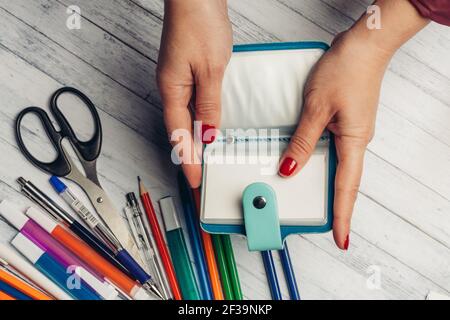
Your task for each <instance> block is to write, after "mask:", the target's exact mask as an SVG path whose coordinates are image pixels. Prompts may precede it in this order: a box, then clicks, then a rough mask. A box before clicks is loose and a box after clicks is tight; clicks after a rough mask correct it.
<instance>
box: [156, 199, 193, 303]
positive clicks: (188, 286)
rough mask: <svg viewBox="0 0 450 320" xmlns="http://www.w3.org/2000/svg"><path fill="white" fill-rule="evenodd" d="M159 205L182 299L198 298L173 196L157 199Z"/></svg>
mask: <svg viewBox="0 0 450 320" xmlns="http://www.w3.org/2000/svg"><path fill="white" fill-rule="evenodd" d="M159 206H160V208H161V214H162V216H163V220H164V225H165V228H166V238H167V245H168V246H169V250H170V256H171V257H172V262H173V266H174V268H175V273H176V276H177V279H178V282H179V284H180V287H181V293H182V296H183V299H185V300H200V299H201V297H200V292H199V289H198V285H197V281H196V279H195V274H194V270H193V268H192V265H191V261H190V259H189V253H188V250H187V246H186V240H185V239H184V235H183V230H182V229H181V224H180V221H179V220H178V216H177V212H176V210H175V205H174V202H173V198H172V197H166V198H163V199H161V200H159Z"/></svg>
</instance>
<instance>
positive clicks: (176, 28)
mask: <svg viewBox="0 0 450 320" xmlns="http://www.w3.org/2000/svg"><path fill="white" fill-rule="evenodd" d="M232 42H233V41H232V29H231V24H230V21H229V19H228V10H227V2H226V0H207V1H205V0H189V1H185V0H178V1H177V0H168V1H166V2H165V17H164V29H163V35H162V41H161V47H160V56H159V62H158V85H159V89H160V92H161V96H162V101H163V104H164V119H165V123H166V127H167V130H168V133H169V136H170V140H171V142H172V144H173V145H178V144H179V143H180V142H182V145H183V146H189V148H185V149H183V150H182V153H183V152H184V153H189V154H182V156H183V160H184V161H183V164H182V167H183V170H184V172H185V174H186V177H187V179H188V181H189V183H190V184H191V186H192V187H193V188H197V187H199V185H200V182H201V175H202V174H201V166H200V161H199V158H200V156H199V154H198V153H199V151H200V150H201V148H198V144H197V146H196V145H194V139H193V133H194V131H193V121H194V120H195V121H201V122H202V125H201V130H200V131H201V132H200V133H199V135H200V137H199V138H200V140H201V141H203V142H204V143H208V142H209V143H210V142H212V141H213V140H214V132H215V128H219V127H220V113H221V111H220V106H221V91H222V79H223V76H224V72H225V69H226V66H227V64H228V62H229V59H230V57H231V52H232ZM191 103H192V106H193V110H190V108H189V106H190V105H191ZM179 129H183V130H186V132H188V133H189V135H188V136H189V140H190V141H179V140H178V139H172V137H176V136H178V134H175V135H172V134H173V133H174V131H175V130H179ZM186 159H188V160H186Z"/></svg>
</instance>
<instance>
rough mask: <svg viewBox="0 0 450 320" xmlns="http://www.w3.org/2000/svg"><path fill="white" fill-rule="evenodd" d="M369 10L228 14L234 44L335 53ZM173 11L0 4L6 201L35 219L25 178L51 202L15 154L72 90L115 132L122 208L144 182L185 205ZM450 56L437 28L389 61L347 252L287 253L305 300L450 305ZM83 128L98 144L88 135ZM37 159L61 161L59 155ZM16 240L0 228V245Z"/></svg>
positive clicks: (125, 3) (111, 160)
mask: <svg viewBox="0 0 450 320" xmlns="http://www.w3.org/2000/svg"><path fill="white" fill-rule="evenodd" d="M370 3H371V1H370V0H358V1H344V0H320V1H317V0H302V1H296V0H279V1H276V0H229V13H230V19H231V21H232V24H233V30H234V39H235V43H255V42H274V41H297V40H309V39H314V40H321V41H326V42H331V40H332V39H333V37H334V36H335V35H336V34H337V33H339V32H341V31H343V30H345V29H347V28H348V27H350V26H351V25H352V23H354V21H355V20H356V19H358V17H359V16H361V14H363V13H364V11H365V9H366V8H367V6H368V5H369V4H370ZM69 4H70V5H73V4H75V5H78V6H79V7H80V8H81V10H82V15H83V19H82V29H81V30H68V29H67V28H66V26H65V21H66V19H67V14H66V8H67V5H69ZM163 11H164V6H163V0H98V1H89V0H73V1H72V0H71V1H68V0H35V1H28V0H17V1H8V0H0V30H1V31H0V61H1V63H0V95H1V96H2V107H1V108H0V130H1V132H2V135H1V137H0V154H1V156H0V159H1V164H2V166H1V169H0V180H1V181H0V199H4V198H9V199H11V200H12V201H13V202H16V203H18V204H19V205H21V206H24V207H25V206H26V205H29V202H27V200H26V199H24V198H23V197H22V196H20V195H19V193H18V192H17V191H16V190H17V185H16V183H15V179H16V178H17V177H18V176H19V175H24V176H25V177H26V178H28V179H32V180H33V181H35V183H36V184H39V186H41V187H42V188H43V189H45V190H46V191H48V192H49V193H50V194H53V193H52V192H53V191H52V190H50V187H49V186H48V183H47V182H46V179H47V177H46V175H45V174H43V173H41V172H39V171H38V170H36V169H35V168H33V167H32V166H31V165H30V164H28V162H26V161H25V160H24V158H23V156H22V155H21V154H20V153H19V151H18V149H17V147H16V143H15V139H14V134H13V124H14V118H15V116H16V114H17V113H18V112H19V111H20V110H21V109H22V108H23V107H25V106H28V105H39V106H43V107H45V106H46V105H47V104H48V98H49V95H50V94H51V93H52V92H53V91H54V90H55V89H56V88H58V87H60V86H62V85H72V86H75V87H78V88H80V89H81V90H82V91H84V92H86V94H88V96H90V97H91V98H92V100H94V102H95V104H96V105H97V107H98V108H99V111H100V116H101V118H102V121H103V126H104V131H105V139H104V140H105V144H104V149H103V153H102V157H101V159H100V161H99V172H100V179H101V181H102V183H103V184H104V186H105V189H106V190H107V191H108V193H110V194H111V197H112V198H113V199H114V202H115V205H116V207H117V208H122V207H123V205H124V194H125V193H126V192H129V191H132V190H135V189H136V185H135V176H136V175H138V174H139V175H142V176H143V177H144V179H145V180H146V182H147V183H148V186H149V187H150V191H151V192H152V195H153V197H154V198H155V199H159V198H161V197H163V196H166V195H169V194H170V195H173V196H178V194H177V189H176V182H175V181H176V179H175V173H176V168H174V167H173V166H172V165H169V164H170V155H169V147H168V143H167V141H166V134H165V129H164V125H163V120H162V111H161V110H162V106H161V102H160V98H159V95H158V93H157V88H156V82H155V69H156V62H157V57H158V48H159V41H160V33H161V30H162V21H163V16H164V12H163ZM449 51H450V29H448V28H445V27H443V26H439V25H437V24H431V25H430V26H428V27H427V28H425V29H424V30H423V31H422V32H420V33H419V34H418V35H417V36H416V37H415V38H414V39H412V40H411V41H409V42H408V43H407V44H406V45H405V46H404V47H403V48H402V49H401V50H399V52H398V53H397V54H396V56H395V57H394V59H393V60H392V62H391V64H390V66H389V68H388V71H387V73H386V77H385V80H384V82H383V89H382V95H381V101H380V109H379V114H378V119H377V133H376V136H375V138H374V140H373V141H372V143H371V144H370V146H369V151H368V153H367V156H366V161H365V172H364V177H363V181H362V184H361V192H360V195H359V198H358V201H357V205H356V208H355V214H354V219H353V224H352V238H351V248H350V250H349V252H348V253H342V252H340V251H338V250H337V249H336V248H335V245H334V243H333V241H332V236H331V235H330V234H326V235H309V236H294V237H292V238H290V239H289V243H290V249H291V251H292V252H291V255H292V259H293V263H294V266H295V268H296V271H297V277H298V280H299V287H300V292H301V294H302V296H303V298H305V299H424V298H425V296H426V295H427V293H428V291H429V290H434V291H437V292H441V293H445V294H449V292H450V178H449V177H450V165H449V164H450V126H448V121H449V119H450V90H449V88H450V60H448V59H447V56H448V52H449ZM65 102H66V101H65ZM67 106H68V107H69V108H75V106H76V102H75V101H72V100H68V101H67ZM77 127H78V128H79V130H80V131H81V132H80V133H81V134H88V132H89V124H88V123H83V122H81V123H80V125H79V126H77ZM36 133H38V132H28V133H27V139H28V140H29V141H31V142H32V143H33V144H35V145H40V144H42V143H44V141H45V140H44V139H43V138H42V136H41V135H37V134H36ZM38 151H39V153H40V154H42V155H44V156H46V157H51V150H48V149H42V150H38ZM76 191H77V193H79V195H80V196H82V193H81V192H80V190H78V189H76ZM62 205H63V206H64V204H62ZM13 234H14V232H13V230H12V229H11V228H10V227H8V226H7V225H6V224H5V223H3V222H1V221H0V241H1V242H7V241H8V240H9V239H10V238H11V237H12V236H13ZM233 243H234V246H235V250H236V256H237V262H238V267H239V271H240V274H241V278H242V286H243V291H244V295H245V297H246V298H248V299H265V298H269V296H270V294H269V291H268V287H267V284H266V280H265V274H264V268H263V266H262V263H261V260H260V256H259V255H258V254H250V253H249V252H248V251H247V248H246V243H245V239H243V238H242V237H238V236H236V237H233ZM275 259H276V262H277V264H278V265H279V258H278V256H277V255H275ZM371 266H376V267H377V268H379V270H380V271H381V287H380V288H379V289H370V288H368V286H367V280H368V278H369V277H370V272H369V271H370V267H371ZM280 270H281V269H280ZM280 274H281V273H280ZM282 283H283V281H282ZM282 287H283V288H282V289H283V294H284V296H285V297H287V296H288V295H287V293H288V292H287V288H286V286H285V284H284V283H283V284H282Z"/></svg>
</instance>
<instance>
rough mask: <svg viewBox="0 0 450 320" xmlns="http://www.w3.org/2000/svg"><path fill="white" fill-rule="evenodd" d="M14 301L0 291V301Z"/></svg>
mask: <svg viewBox="0 0 450 320" xmlns="http://www.w3.org/2000/svg"><path fill="white" fill-rule="evenodd" d="M15 300H16V299H15V298H13V297H11V296H10V295H7V294H6V293H4V292H3V291H0V301H15Z"/></svg>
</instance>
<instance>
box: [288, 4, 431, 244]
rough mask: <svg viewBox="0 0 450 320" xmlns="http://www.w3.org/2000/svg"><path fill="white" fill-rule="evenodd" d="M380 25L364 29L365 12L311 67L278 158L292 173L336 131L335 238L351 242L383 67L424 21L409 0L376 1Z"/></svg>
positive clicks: (340, 242) (372, 131) (425, 21)
mask: <svg viewBox="0 0 450 320" xmlns="http://www.w3.org/2000/svg"><path fill="white" fill-rule="evenodd" d="M375 4H376V5H378V6H379V8H380V10H381V23H382V29H381V30H369V29H368V28H367V24H366V19H367V16H363V17H362V18H361V19H360V20H359V22H357V24H356V25H355V26H354V27H353V28H352V29H350V30H349V31H347V32H346V33H344V34H342V35H341V36H338V37H337V39H336V40H335V42H334V44H333V46H332V48H331V49H330V50H329V51H328V52H327V53H326V54H325V55H324V57H323V58H322V59H321V60H320V61H319V63H318V64H317V65H316V67H315V69H314V70H313V72H312V74H311V76H310V78H309V80H308V83H307V85H306V88H305V105H304V108H303V114H302V117H301V120H300V124H299V126H298V128H297V131H296V133H295V135H294V137H293V139H292V141H291V144H290V145H289V148H288V150H287V151H286V152H285V154H284V155H283V157H282V159H281V163H280V175H281V176H283V177H291V176H293V175H295V174H296V173H298V172H299V171H300V170H302V168H303V167H304V166H305V164H306V162H307V161H308V159H309V157H310V156H311V153H312V152H313V150H314V148H315V145H316V143H317V140H318V139H319V138H320V136H321V134H322V133H323V131H324V129H325V128H327V129H328V130H329V131H331V132H332V133H333V134H334V135H335V142H336V149H337V155H338V160H339V163H338V168H337V173H336V183H335V200H334V224H333V232H334V239H335V242H336V244H337V245H338V247H339V248H341V249H344V250H347V249H348V246H349V233H350V220H351V216H352V211H353V206H354V203H355V201H356V197H357V194H358V189H359V184H360V180H361V175H362V169H363V162H364V153H365V150H366V146H367V144H368V143H369V142H370V140H371V139H372V136H373V134H374V126H375V118H376V111H377V106H378V98H379V93H380V87H381V82H382V79H383V75H384V72H385V69H386V67H387V65H388V63H389V61H390V59H391V57H392V55H393V54H394V53H395V51H396V50H397V49H398V48H399V47H400V46H401V44H403V43H404V42H405V41H406V40H407V39H409V38H410V37H411V36H412V35H414V34H415V33H416V32H418V31H419V30H420V29H421V28H423V27H424V26H425V25H426V24H427V22H428V21H427V20H426V19H424V18H422V17H420V16H419V14H418V13H417V12H416V10H415V9H414V8H413V7H412V5H411V4H410V3H409V2H408V1H407V0H399V1H389V0H385V1H377V2H376V3H375Z"/></svg>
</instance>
